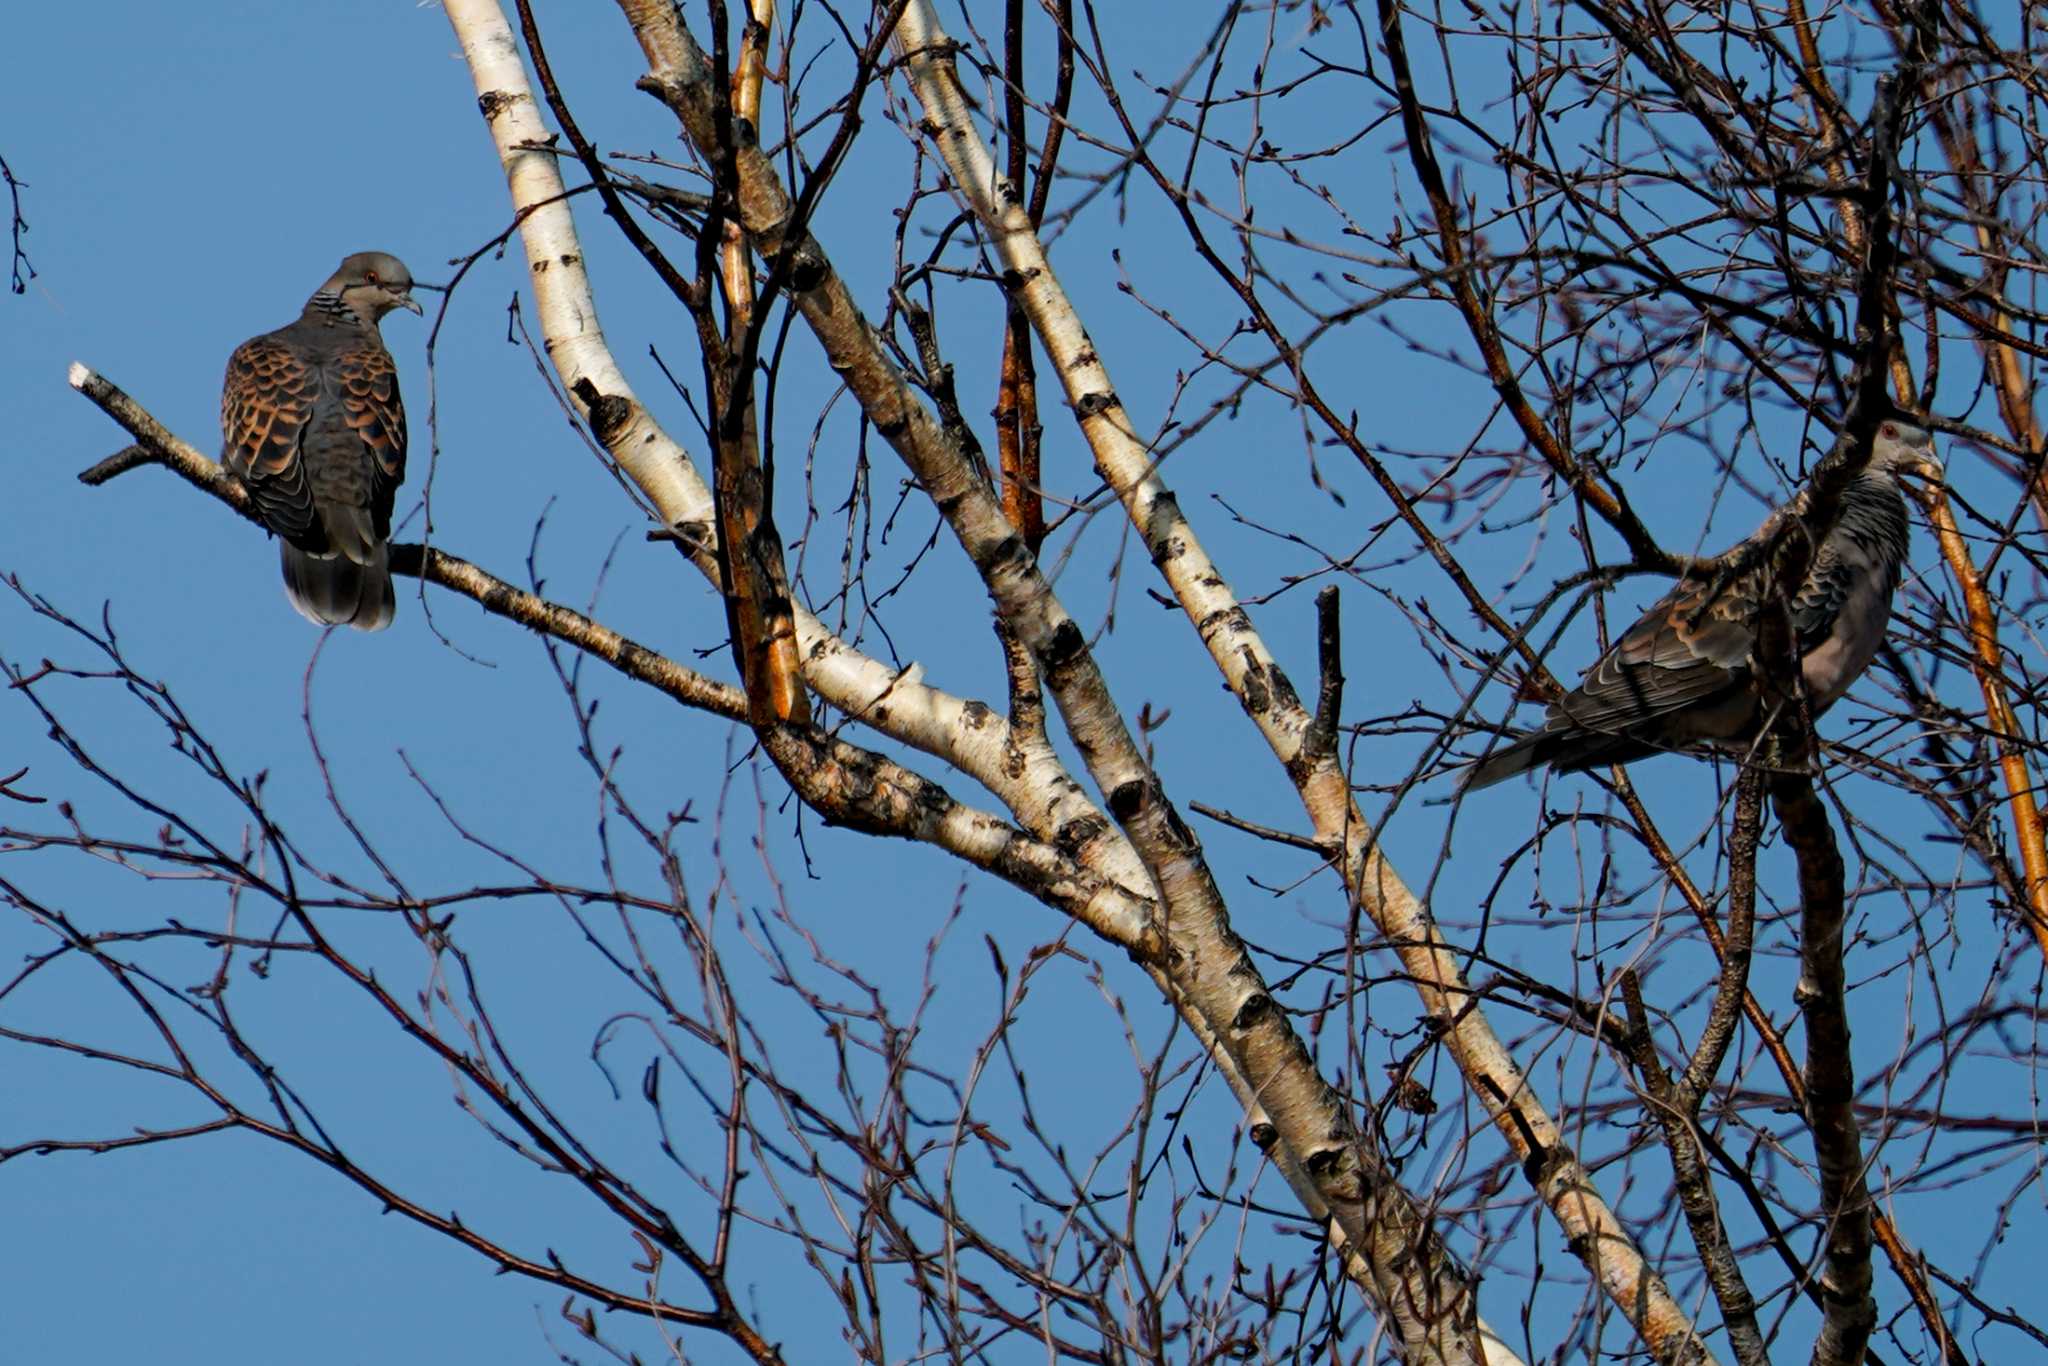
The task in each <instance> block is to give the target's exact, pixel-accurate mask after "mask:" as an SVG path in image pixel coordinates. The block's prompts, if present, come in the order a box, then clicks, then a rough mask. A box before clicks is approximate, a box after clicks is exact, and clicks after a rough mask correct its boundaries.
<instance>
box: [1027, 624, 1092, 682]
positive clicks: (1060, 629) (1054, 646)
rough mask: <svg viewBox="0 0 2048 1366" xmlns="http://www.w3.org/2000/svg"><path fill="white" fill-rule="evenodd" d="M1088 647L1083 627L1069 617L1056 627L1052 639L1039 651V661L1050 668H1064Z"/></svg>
mask: <svg viewBox="0 0 2048 1366" xmlns="http://www.w3.org/2000/svg"><path fill="white" fill-rule="evenodd" d="M1087 648H1088V640H1087V637H1085V636H1083V635H1082V634H1081V628H1080V627H1078V626H1076V625H1075V624H1074V622H1073V619H1072V618H1069V619H1068V620H1066V621H1063V622H1061V623H1060V624H1059V625H1058V626H1057V627H1056V628H1054V630H1053V633H1052V639H1051V640H1048V641H1047V642H1046V643H1045V645H1044V646H1043V647H1042V648H1041V649H1040V650H1039V651H1038V662H1039V663H1041V664H1043V665H1044V666H1045V667H1046V668H1047V669H1048V670H1052V669H1060V668H1064V667H1066V666H1067V665H1069V664H1071V663H1073V662H1074V661H1075V660H1076V659H1077V658H1079V657H1080V655H1081V654H1082V652H1083V651H1085V650H1086V649H1087Z"/></svg>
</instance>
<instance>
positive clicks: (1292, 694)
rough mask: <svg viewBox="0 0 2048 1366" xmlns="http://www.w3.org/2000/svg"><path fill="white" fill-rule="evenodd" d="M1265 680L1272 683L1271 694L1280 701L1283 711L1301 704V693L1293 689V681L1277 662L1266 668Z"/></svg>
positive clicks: (1291, 709)
mask: <svg viewBox="0 0 2048 1366" xmlns="http://www.w3.org/2000/svg"><path fill="white" fill-rule="evenodd" d="M1266 682H1267V683H1269V684H1271V685H1272V688H1273V696H1274V697H1276V698H1278V699H1279V701H1280V708H1281V710H1283V711H1293V710H1296V709H1297V708H1299V707H1300V706H1301V694H1300V693H1298V692H1296V691H1295V690H1294V684H1293V682H1292V681H1291V680H1290V679H1289V678H1288V677H1287V673H1286V671H1285V670H1283V669H1282V668H1281V667H1280V666H1279V665H1278V664H1275V665H1273V666H1272V667H1271V668H1269V669H1267V670H1266Z"/></svg>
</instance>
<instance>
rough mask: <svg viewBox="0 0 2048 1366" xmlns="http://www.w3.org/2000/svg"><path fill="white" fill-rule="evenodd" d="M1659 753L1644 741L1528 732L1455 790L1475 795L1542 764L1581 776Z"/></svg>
mask: <svg viewBox="0 0 2048 1366" xmlns="http://www.w3.org/2000/svg"><path fill="white" fill-rule="evenodd" d="M1663 752H1664V751H1663V750H1662V749H1661V748H1660V747H1658V746H1656V745H1653V744H1650V743H1648V742H1647V741H1644V740H1638V739H1635V738H1634V737H1632V736H1628V735H1613V734H1609V733H1607V732H1605V731H1596V730H1570V729H1562V728H1561V729H1558V730H1550V729H1548V728H1544V729H1541V730H1532V731H1530V732H1529V733H1528V734H1527V735H1523V736H1519V737H1517V738H1516V739H1514V740H1512V741H1510V742H1509V743H1507V744H1505V745H1502V746H1501V747H1500V748H1499V749H1496V750H1495V751H1494V752H1493V753H1491V754H1489V755H1487V756H1486V757H1485V758H1484V759H1481V760H1480V761H1479V762H1478V763H1476V764H1473V765H1472V766H1471V767H1470V768H1468V769H1467V770H1466V771H1465V776H1464V777H1463V778H1462V779H1460V780H1459V782H1458V790H1459V791H1460V792H1476V791H1478V790H1479V789H1480V788H1482V787H1492V786H1493V785H1494V784H1495V783H1498V782H1502V781H1505V780H1506V779H1508V778H1512V777H1514V776H1515V775H1516V774H1517V773H1527V772H1528V771H1529V770H1530V769H1532V768H1542V767H1543V766H1544V765H1546V764H1548V765H1549V766H1550V767H1551V768H1552V769H1553V770H1555V771H1556V772H1558V773H1582V772H1584V771H1585V770H1586V769H1589V768H1599V767H1601V766H1602V765H1604V764H1626V763H1633V762H1634V761H1635V760H1637V759H1647V758H1649V757H1650V756H1651V755H1653V754H1662V753H1663Z"/></svg>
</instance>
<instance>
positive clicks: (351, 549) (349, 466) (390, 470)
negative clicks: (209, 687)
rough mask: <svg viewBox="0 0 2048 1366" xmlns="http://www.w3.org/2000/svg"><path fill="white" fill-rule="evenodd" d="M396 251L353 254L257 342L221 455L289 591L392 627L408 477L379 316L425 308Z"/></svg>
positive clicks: (228, 390) (394, 376)
mask: <svg viewBox="0 0 2048 1366" xmlns="http://www.w3.org/2000/svg"><path fill="white" fill-rule="evenodd" d="M412 288H413V279H412V273H411V272H410V271H408V270H407V269H406V268H405V265H404V263H403V262H401V261H400V260H399V259H398V258H397V257H395V256H391V255H388V254H387V253H385V252H381V251H366V252H358V253H357V254H356V255H354V256H351V257H349V258H348V259H347V260H345V261H343V262H342V263H341V265H340V267H339V268H338V269H336V270H335V272H334V274H332V275H330V276H328V277H327V281H326V283H324V284H322V285H321V286H320V288H319V289H317V290H315V291H314V293H313V297H312V298H310V299H308V300H307V301H306V307H305V309H304V311H302V312H301V313H300V314H299V318H298V321H297V322H294V323H292V324H290V325H289V326H286V327H281V328H279V329H278V330H277V331H275V332H266V333H264V334H263V335H262V336H260V337H251V338H250V339H249V340H248V341H245V342H243V343H242V344H241V345H240V346H238V347H236V348H235V353H234V355H232V356H230V357H229V358H228V373H227V379H226V381H225V383H224V384H223V385H222V387H221V395H220V426H221V438H222V450H221V463H222V464H224V465H226V466H227V467H228V469H229V470H230V471H231V472H232V473H233V474H234V475H235V476H236V477H237V478H239V479H240V480H241V481H242V482H243V483H244V484H245V485H247V486H248V489H249V494H250V497H251V498H252V499H253V500H254V502H255V504H256V508H257V511H258V512H260V513H261V514H262V517H263V523H264V525H265V526H267V527H269V528H270V530H271V531H272V532H273V533H275V534H276V536H277V537H278V539H279V541H280V542H281V544H280V547H279V549H280V553H281V557H282V559H283V561H284V588H285V595H286V596H287V597H289V598H290V599H291V603H292V606H293V607H296V608H297V609H298V610H299V614H300V615H301V616H304V617H306V618H307V619H308V620H310V621H316V622H319V623H321V624H323V625H346V626H353V627H356V628H357V629H358V630H363V631H378V630H382V629H383V628H384V627H386V626H389V625H390V624H391V618H392V616H393V615H394V613H395V612H396V610H397V604H396V601H395V599H394V598H393V596H392V592H391V568H390V546H389V544H388V543H389V541H390V539H391V504H392V500H393V499H394V498H395V497H396V495H397V493H398V485H399V483H400V481H401V480H403V479H404V478H405V405H404V403H403V402H401V401H400V399H399V394H398V368H397V366H396V365H394V364H393V363H392V360H391V353H390V352H389V351H387V350H385V349H384V338H383V337H382V336H381V335H380V334H379V333H378V331H377V323H378V320H379V319H381V318H382V317H383V316H384V315H385V314H386V313H389V312H391V311H392V310H393V309H398V308H405V309H410V310H411V311H412V312H414V313H418V312H420V306H419V304H418V303H417V302H416V301H415V300H414V299H413V297H412Z"/></svg>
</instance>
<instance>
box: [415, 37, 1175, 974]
mask: <svg viewBox="0 0 2048 1366" xmlns="http://www.w3.org/2000/svg"><path fill="white" fill-rule="evenodd" d="M443 8H444V11H445V12H446V14H447V15H448V22H449V24H450V25H451V26H452V27H453V28H454V30H455V35H456V37H457V39H458V40H459V41H460V43H461V45H462V53H463V57H464V60H465V61H466V62H467V63H468V65H469V70H470V76H471V79H472V81H473V82H474V84H475V86H476V91H477V104H478V107H479V109H481V110H482V112H483V115H484V122H485V123H486V125H487V126H488V127H489V129H490V133H491V139H492V142H493V143H494V145H495V146H496V148H497V152H498V159H499V163H500V165H501V166H502V167H503V169H504V172H505V181H506V186H507V188H508V190H509V191H510V193H511V198H512V207H513V210H514V212H515V213H516V214H517V215H518V220H517V221H518V225H519V234H520V240H521V243H522V245H523V247H524V249H525V252H526V261H527V270H528V274H529V277H530V278H531V280H532V284H533V297H534V308H535V313H536V315H537V319H538V321H539V324H540V328H541V336H542V339H543V343H544V345H545V347H546V350H547V354H548V358H549V360H550V362H551V363H552V364H553V366H554V367H555V372H556V374H557V375H558V376H559V377H560V379H561V382H562V387H563V388H564V389H565V390H566V391H567V392H568V393H569V394H570V395H571V397H572V399H573V401H574V402H576V404H577V405H578V407H579V409H580V410H581V411H582V412H583V413H584V415H585V416H586V417H591V418H595V417H596V416H597V415H595V414H593V413H592V408H593V406H594V403H602V404H605V405H606V412H605V413H604V414H603V416H604V418H605V420H604V421H602V422H599V421H596V420H593V422H592V427H593V430H594V432H595V433H596V434H597V435H598V437H599V439H600V440H601V441H602V442H603V443H604V445H605V447H606V449H607V450H608V451H610V452H611V454H612V456H613V458H614V459H616V460H617V461H618V462H619V466H620V468H621V469H622V470H624V471H625V473H626V474H627V476H628V477H629V478H630V479H632V481H633V483H634V484H635V486H636V487H638V488H639V489H640V491H641V493H642V494H644V495H645V496H646V497H647V499H648V500H649V502H651V503H652V504H653V506H654V509H655V512H656V514H657V515H658V517H659V518H660V519H661V521H662V522H663V523H664V524H665V525H667V526H670V527H683V526H687V527H690V528H691V529H692V532H693V534H694V535H695V536H697V537H698V538H699V540H700V541H704V542H708V538H709V537H710V536H711V534H712V530H711V529H712V527H713V525H714V522H713V517H712V501H711V490H710V488H709V486H708V485H707V484H706V483H705V482H704V479H703V477H702V475H701V474H700V473H699V472H698V468H697V466H696V464H695V462H694V461H693V460H692V459H691V458H690V456H689V454H688V452H686V451H685V450H684V449H683V448H682V446H681V445H680V444H679V443H677V442H676V441H675V440H673V439H672V438H671V437H670V436H669V435H668V433H667V432H666V431H665V430H664V429H663V428H662V426H661V424H660V423H659V422H658V421H656V419H655V418H654V416H653V415H652V414H651V413H650V412H648V410H647V409H646V408H645V406H643V405H642V404H641V403H640V401H639V400H638V398H637V397H635V395H634V393H633V390H632V386H631V384H630V383H629V382H628V381H627V379H626V377H625V375H624V373H623V372H622V371H621V370H620V368H619V366H618V364H617V362H616V361H615V360H614V359H613V356H612V352H611V348H610V346H609V345H608V344H607V343H606V341H605V336H604V330H603V328H602V327H601V326H600V325H599V321H598V313H597V303H596V299H595V297H594V296H593V294H592V292H591V288H590V279H589V275H588V273H587V271H586V270H585V269H584V265H583V249H582V246H581V243H580V241H579V239H578V237H577V232H576V224H575V218H574V214H573V213H572V211H571V209H570V205H569V202H568V200H567V199H566V198H565V197H564V190H565V187H564V185H563V183H562V178H561V174H560V171H559V170H558V168H557V165H556V160H557V158H556V155H555V153H554V152H553V151H552V150H550V143H549V137H550V134H549V130H548V128H547V126H546V124H545V123H544V122H543V120H542V117H541V112H540V109H539V107H538V106H537V104H536V103H535V100H534V94H533V89H532V85H531V83H530V82H529V80H528V78H527V74H526V65H525V62H524V60H523V58H522V57H521V54H520V48H519V43H518V39H517V38H516V37H515V36H514V34H513V31H512V27H511V25H510V23H509V22H508V21H507V19H506V16H505V13H504V10H503V8H502V7H501V6H500V4H499V3H498V0H445V3H444V5H443ZM593 396H594V398H593ZM610 400H617V401H618V402H617V404H616V405H614V404H611V403H609V401H610ZM693 560H694V562H695V563H696V565H697V567H698V569H699V571H700V572H702V573H704V574H705V575H706V576H707V577H708V578H709V579H710V580H711V582H712V583H713V584H714V586H715V585H716V583H717V572H718V571H717V563H716V560H715V559H714V558H713V557H712V556H711V555H710V554H709V553H699V554H697V555H695V556H693ZM796 624H797V648H798V651H799V654H800V656H801V659H802V664H803V671H804V681H805V682H806V683H807V684H809V685H810V687H811V688H813V689H814V690H815V691H816V692H817V694H818V695H819V696H820V697H822V698H823V699H824V700H825V701H827V702H829V703H831V704H832V705H833V706H835V707H837V708H839V709H840V710H841V711H843V712H845V713H847V714H848V715H849V716H852V717H854V718H855V719H856V720H858V721H860V722H861V723H862V724H864V725H866V726H869V727H871V728H872V729H874V730H876V731H879V732H880V733H882V734H885V735H888V736H890V737H891V738H893V739H896V740H900V741H902V742H903V743H905V744H908V745H911V746H913V747H915V748H917V749H919V750H922V751H923V752H925V753H927V754H931V755H933V756H935V757H937V758H939V759H942V760H944V761H946V762H947V763H949V764H951V765H953V766H955V767H957V768H958V769H959V770H960V771H961V772H963V773H966V774H967V775H968V776H970V777H972V778H974V779H975V780H976V781H977V782H979V783H981V784H982V785H983V786H984V787H986V788H988V789H989V790H990V791H991V792H993V793H995V794H996V796H997V797H998V798H999V799H1001V800H1002V802H1003V803H1004V805H1005V806H1006V807H1008V808H1009V809H1010V810H1011V811H1012V812H1013V813H1015V814H1016V815H1017V816H1018V818H1019V819H1020V820H1023V821H1024V822H1025V825H1026V828H1027V829H1030V830H1031V831H1032V833H1033V834H1035V835H1037V836H1039V837H1040V838H1045V839H1049V838H1052V837H1054V836H1055V835H1057V834H1058V833H1059V832H1061V831H1063V830H1070V829H1072V828H1074V827H1075V825H1076V823H1077V822H1078V823H1085V824H1087V825H1088V826H1089V828H1099V829H1101V830H1103V831H1105V832H1107V836H1108V839H1107V841H1106V843H1107V845H1108V847H1107V848H1105V849H1103V850H1101V851H1099V852H1098V854H1097V856H1096V857H1095V858H1093V859H1084V860H1083V861H1084V862H1085V863H1087V865H1088V866H1089V867H1091V868H1093V869H1094V871H1096V872H1098V873H1099V874H1101V875H1102V876H1104V877H1106V878H1108V879H1110V880H1112V881H1114V882H1116V883H1119V884H1121V885H1122V886H1123V887H1124V888H1126V889H1127V890H1128V891H1130V892H1131V893H1132V894H1133V895H1132V896H1129V897H1124V898H1121V899H1116V900H1114V901H1111V902H1104V903H1100V904H1101V905H1102V907H1103V909H1104V914H1105V918H1104V919H1102V920H1100V921H1099V922H1093V923H1091V928H1093V929H1095V930H1096V931H1097V932H1098V933H1101V934H1103V935H1105V936H1106V937H1108V938H1110V939H1111V940H1112V941H1114V942H1116V943H1118V944H1121V945H1123V946H1124V947H1126V948H1130V947H1134V946H1137V945H1139V944H1141V943H1143V942H1145V941H1146V939H1147V938H1148V935H1149V932H1150V926H1149V924H1148V923H1147V922H1146V921H1145V920H1144V919H1143V918H1142V917H1135V916H1132V915H1130V914H1129V913H1128V912H1129V908H1130V907H1132V906H1134V905H1138V904H1140V903H1141V902H1142V899H1143V898H1144V897H1145V896H1146V895H1148V894H1149V886H1148V884H1149V878H1148V877H1147V876H1146V874H1145V871H1144V868H1143V867H1142V865H1140V864H1139V862H1138V860H1137V858H1136V856H1135V855H1134V854H1132V853H1131V851H1130V850H1129V849H1128V848H1127V847H1126V848H1118V847H1117V846H1119V845H1121V844H1122V843H1123V841H1122V840H1121V838H1120V837H1119V836H1117V835H1116V832H1115V830H1114V827H1113V826H1111V825H1110V823H1109V821H1108V820H1107V819H1106V818H1105V817H1103V816H1102V814H1101V813H1100V812H1098V811H1096V809H1095V808H1094V806H1093V805H1092V804H1091V803H1090V802H1088V800H1087V796H1086V794H1085V793H1084V792H1083V791H1082V790H1081V788H1080V786H1079V785H1078V784H1076V783H1075V782H1074V781H1073V780H1072V779H1071V777H1069V776H1068V775H1067V774H1066V771H1065V769H1064V767H1063V766H1062V765H1061V764H1060V763H1059V760H1058V757H1057V756H1056V755H1055V754H1054V753H1053V752H1052V750H1051V748H1050V747H1049V746H1047V745H1044V744H1042V743H1032V742H1031V741H1029V740H1027V739H1026V738H1025V737H1021V736H1017V735H1014V734H1013V733H1012V732H1011V729H1010V727H1009V725H1008V723H1007V722H1006V721H1005V720H1004V719H1003V716H1002V714H1001V713H1000V712H998V711H995V710H993V709H991V708H990V707H988V706H986V705H985V704H983V703H980V702H976V701H972V700H970V699H966V698H962V697H958V696H955V695H953V694H950V693H947V692H945V691H943V690H941V689H938V688H935V687H931V686H929V685H927V684H925V683H923V682H922V681H920V679H919V677H918V673H917V671H915V670H914V669H913V670H898V669H895V668H892V667H891V666H889V665H888V664H885V663H883V662H882V661H881V660H878V659H875V658H874V657H872V656H870V655H868V654H865V653H863V652H862V651H860V650H858V649H856V648H854V647H852V646H851V645H848V644H847V643H846V642H845V641H843V640H841V639H840V638H839V637H838V636H837V635H835V634H833V633H832V632H831V631H830V630H828V629H827V628H826V627H825V625H824V624H823V623H822V622H820V621H819V620H818V619H817V617H816V616H815V615H813V614H812V613H811V612H809V611H807V610H806V609H804V608H803V606H802V605H801V604H799V605H797V607H796ZM1027 812H1031V813H1033V815H1034V816H1035V817H1036V819H1027V817H1026V813H1027Z"/></svg>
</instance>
